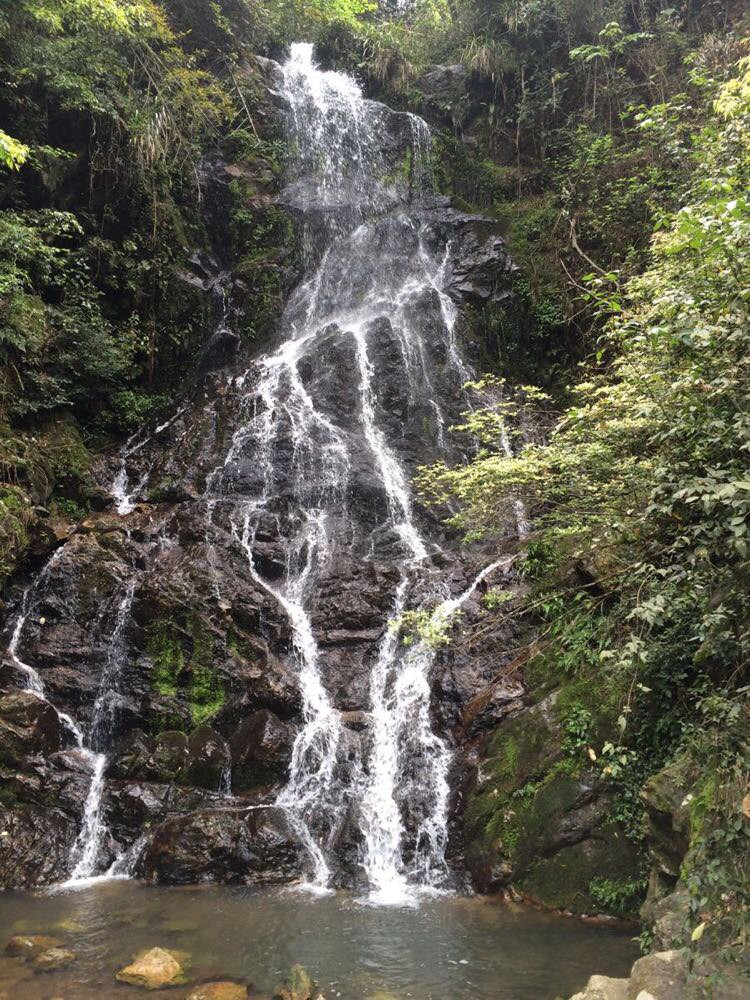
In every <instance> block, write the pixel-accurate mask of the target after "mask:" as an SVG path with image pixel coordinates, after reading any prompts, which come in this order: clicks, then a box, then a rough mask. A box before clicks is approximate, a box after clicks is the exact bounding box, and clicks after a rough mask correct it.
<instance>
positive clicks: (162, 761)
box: [148, 730, 190, 783]
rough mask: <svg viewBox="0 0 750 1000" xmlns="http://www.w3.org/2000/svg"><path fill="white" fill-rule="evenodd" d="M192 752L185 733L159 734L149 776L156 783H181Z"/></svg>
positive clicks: (170, 732) (168, 732) (150, 762)
mask: <svg viewBox="0 0 750 1000" xmlns="http://www.w3.org/2000/svg"><path fill="white" fill-rule="evenodd" d="M189 754H190V751H189V749H188V738H187V736H186V735H185V733H181V732H178V731H171V730H170V731H167V732H164V733H159V735H158V736H157V737H156V739H155V741H154V749H153V753H152V754H151V758H150V760H149V762H148V776H149V778H152V779H153V780H154V781H163V782H167V783H169V782H175V783H179V782H180V780H181V779H182V771H183V768H184V767H185V766H186V764H187V761H188V757H189Z"/></svg>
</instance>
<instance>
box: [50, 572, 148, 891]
mask: <svg viewBox="0 0 750 1000" xmlns="http://www.w3.org/2000/svg"><path fill="white" fill-rule="evenodd" d="M136 586H137V578H136V577H132V578H131V579H130V580H129V581H128V582H127V584H126V585H125V588H124V593H123V595H122V598H121V599H120V601H119V603H118V605H117V612H116V615H115V624H114V629H113V631H112V637H111V640H110V643H109V646H108V648H107V657H106V662H105V664H104V669H103V671H102V675H101V679H100V681H99V691H98V694H97V696H96V701H95V702H94V712H93V717H92V720H91V726H90V733H89V739H88V742H89V744H90V746H89V747H87V748H84V752H85V753H86V754H87V756H88V758H89V761H90V763H91V765H92V773H91V784H90V785H89V791H88V795H87V796H86V801H85V803H84V807H83V825H82V827H81V831H80V833H79V835H78V837H77V838H76V842H75V844H74V845H73V850H72V852H71V873H70V878H69V879H68V882H67V883H66V885H74V884H75V883H76V882H79V881H82V880H88V879H91V878H93V877H95V876H96V874H97V871H98V869H99V867H100V858H101V852H102V844H103V840H104V838H105V836H106V833H107V828H106V825H105V823H104V818H103V816H102V799H103V795H104V771H105V768H106V766H107V750H108V749H109V747H110V743H111V739H112V732H113V729H114V724H115V713H116V710H117V704H118V678H119V674H120V668H121V666H122V657H123V656H124V655H125V653H126V649H125V641H124V633H125V629H126V626H127V624H128V621H129V620H130V612H131V608H132V606H133V597H134V596H135V591H136ZM107 874H114V873H113V872H112V870H111V869H110V870H109V871H108V872H107Z"/></svg>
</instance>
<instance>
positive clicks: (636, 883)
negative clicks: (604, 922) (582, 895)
mask: <svg viewBox="0 0 750 1000" xmlns="http://www.w3.org/2000/svg"><path fill="white" fill-rule="evenodd" d="M645 891H646V881H645V879H633V878H623V879H610V878H593V879H592V880H591V882H590V883H589V893H590V895H591V898H592V899H593V900H594V902H595V903H596V905H597V906H598V907H599V908H600V910H601V911H602V912H603V913H608V914H611V915H612V916H616V917H618V916H619V917H627V916H630V915H631V914H632V913H634V912H635V911H637V909H638V904H639V903H640V902H641V901H642V899H643V896H644V893H645Z"/></svg>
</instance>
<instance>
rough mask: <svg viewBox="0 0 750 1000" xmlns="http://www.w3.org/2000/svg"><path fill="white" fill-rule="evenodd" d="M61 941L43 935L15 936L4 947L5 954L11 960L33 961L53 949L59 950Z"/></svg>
mask: <svg viewBox="0 0 750 1000" xmlns="http://www.w3.org/2000/svg"><path fill="white" fill-rule="evenodd" d="M61 947H62V941H61V940H60V939H59V938H56V937H47V935H45V934H16V935H14V936H13V937H12V938H11V939H10V940H9V941H8V943H7V945H6V946H5V954H6V955H11V956H12V957H13V958H24V959H35V958H38V957H39V956H40V955H42V954H43V953H44V952H47V951H49V950H50V949H53V948H61Z"/></svg>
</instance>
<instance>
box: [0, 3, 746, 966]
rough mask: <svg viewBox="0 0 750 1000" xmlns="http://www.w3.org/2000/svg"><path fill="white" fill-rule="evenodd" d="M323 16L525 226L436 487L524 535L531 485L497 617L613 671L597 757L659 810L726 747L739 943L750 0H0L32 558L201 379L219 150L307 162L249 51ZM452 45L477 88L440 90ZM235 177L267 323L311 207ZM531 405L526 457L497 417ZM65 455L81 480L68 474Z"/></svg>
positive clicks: (440, 164)
mask: <svg viewBox="0 0 750 1000" xmlns="http://www.w3.org/2000/svg"><path fill="white" fill-rule="evenodd" d="M299 38H306V39H309V40H312V41H314V42H315V43H316V45H317V50H318V53H319V57H320V58H321V60H323V61H324V62H325V63H326V64H329V65H332V66H336V67H340V68H343V69H346V70H348V71H350V72H352V73H354V74H356V75H357V76H358V77H359V78H360V79H361V80H362V81H363V82H364V83H365V85H366V87H367V89H368V91H369V93H371V94H372V95H373V96H375V97H377V98H379V99H381V100H384V101H386V102H388V103H391V104H392V105H394V106H396V107H399V108H404V109H409V110H413V111H416V112H419V113H422V114H424V115H425V117H427V118H428V120H429V121H430V122H431V124H432V127H433V135H434V147H433V169H434V174H435V180H436V184H437V185H438V187H439V189H440V190H442V191H444V192H445V193H447V194H450V195H451V196H452V197H453V199H454V202H455V203H456V204H457V205H459V206H461V207H464V208H471V209H474V210H478V211H479V212H481V213H484V214H487V215H490V216H492V217H493V218H495V219H497V220H498V221H499V223H500V224H501V226H502V227H503V231H504V233H505V236H506V239H507V242H508V244H509V247H510V249H511V251H512V253H513V255H514V257H515V259H516V261H517V263H518V265H519V268H520V271H519V274H518V277H517V279H516V289H515V292H516V306H515V309H514V314H513V316H512V317H511V318H509V317H508V315H507V314H505V313H501V312H500V311H497V310H495V311H493V310H492V309H491V308H487V309H483V310H477V311H476V313H475V314H473V315H471V316H470V317H469V319H470V325H471V328H472V331H473V334H474V335H475V336H476V337H478V338H479V339H480V340H481V341H482V343H483V345H484V349H485V355H486V370H487V376H488V378H487V379H486V380H484V382H483V383H482V385H483V387H484V388H487V387H490V388H492V389H493V398H496V399H500V400H501V401H500V402H498V403H496V404H493V405H492V406H490V407H488V408H486V409H482V410H475V411H474V412H472V413H470V414H468V415H467V417H466V422H465V424H464V425H463V426H462V427H460V428H457V429H456V430H455V433H457V434H467V433H468V434H472V435H474V436H475V437H476V438H477V439H478V441H479V442H480V445H481V446H480V447H479V449H478V452H477V454H476V457H475V459H474V460H473V461H471V462H470V463H468V464H466V465H463V466H460V467H450V466H446V465H437V466H433V467H430V468H425V469H423V470H422V471H421V473H420V476H419V479H418V486H419V489H420V491H421V495H422V497H423V499H424V502H425V503H435V504H445V503H451V504H453V505H454V509H455V510H457V511H458V513H456V514H455V516H454V517H453V519H452V524H453V527H454V528H457V529H458V530H460V531H462V532H464V533H466V535H467V537H469V538H477V537H482V538H492V537H494V536H496V535H498V534H499V533H500V531H501V529H502V525H503V511H504V510H506V509H507V505H508V504H509V503H513V502H516V501H518V500H521V501H522V502H523V503H524V505H525V507H526V510H527V514H528V517H529V519H530V521H531V524H532V533H531V535H530V538H529V539H528V540H527V544H526V546H525V550H524V563H523V566H524V569H523V572H524V574H525V578H526V580H527V582H528V584H529V586H528V596H527V597H526V598H524V600H514V601H510V602H509V601H508V600H507V595H503V594H501V593H495V594H493V593H492V592H491V593H490V594H489V595H488V598H487V600H486V604H487V616H488V618H489V619H493V620H500V619H502V618H503V617H504V616H511V615H512V616H514V617H515V618H516V619H518V620H522V621H524V622H525V623H526V624H527V626H528V633H529V637H530V638H529V645H528V647H527V648H526V649H525V650H520V651H519V655H522V656H525V657H526V660H527V663H528V669H529V670H530V671H532V672H533V673H534V674H535V675H536V676H538V677H541V678H543V679H545V680H550V679H558V680H559V679H560V678H563V679H584V680H585V681H586V682H587V683H588V684H589V688H590V690H592V691H594V692H598V693H599V694H598V696H600V701H601V702H602V704H601V705H600V706H598V707H595V706H594V705H592V704H591V703H590V702H587V703H585V704H584V703H582V704H581V705H580V706H579V709H580V710H579V712H578V715H577V716H576V719H575V720H574V723H575V725H574V726H573V732H572V739H573V744H572V745H573V751H572V754H573V757H574V758H575V757H576V755H577V758H576V759H578V761H579V762H580V760H584V759H585V760H587V761H596V762H597V766H601V771H602V775H603V776H605V777H606V778H607V779H608V780H611V781H612V782H614V783H616V785H617V787H618V789H619V790H620V793H621V798H620V802H621V812H622V816H623V817H624V819H625V821H626V822H627V823H628V824H630V827H631V829H632V832H633V836H634V838H635V839H636V840H637V839H638V838H639V836H640V833H639V830H640V827H639V824H640V821H641V817H640V809H641V806H640V800H639V790H640V788H641V787H642V786H643V783H644V781H646V779H647V778H648V777H649V776H650V775H651V774H653V773H654V772H656V771H658V769H659V768H660V767H662V766H663V765H664V764H665V763H667V762H669V761H670V760H674V759H675V758H677V757H679V756H681V755H683V756H684V755H686V756H687V757H689V758H691V759H692V760H694V761H696V762H698V764H699V769H700V777H699V779H698V780H697V784H696V788H697V792H696V794H695V797H694V800H693V805H692V806H691V813H690V851H689V854H688V859H687V861H686V862H685V868H684V879H685V882H686V884H687V886H688V888H689V890H690V893H691V904H690V905H691V913H690V929H691V930H692V932H693V936H694V944H697V942H698V940H699V939H700V937H701V935H702V933H703V928H705V927H709V928H710V931H711V933H718V932H719V931H721V935H720V936H721V937H722V940H724V941H727V942H728V943H729V945H730V948H731V949H735V950H736V951H739V950H741V948H742V946H743V945H744V944H745V943H746V940H747V907H748V884H749V881H750V880H749V877H748V876H749V873H748V868H747V866H748V851H747V846H748V819H750V799H748V796H747V786H748V774H749V772H750V760H749V759H748V732H749V721H748V702H747V695H748V691H749V690H750V689H749V687H748V683H749V682H748V676H747V663H748V653H749V651H750V597H749V596H748V595H749V594H750V565H749V563H748V558H749V554H750V553H749V545H750V361H749V360H748V359H749V358H750V198H749V196H748V192H749V191H750V41H749V39H750V15H749V14H748V11H747V7H746V4H744V3H743V2H741V0H737V2H732V0H705V2H703V0H592V2H590V0H445V2H442V0H415V2H413V3H408V2H397V0H393V2H382V3H380V4H376V3H374V2H370V0H262V2H260V3H256V2H255V0H217V2H210V3H209V2H203V0H132V2H126V0H3V2H0V63H1V64H2V68H3V81H4V82H3V84H2V87H0V124H1V125H2V131H0V208H1V209H2V212H1V213H0V300H1V301H2V317H1V318H0V469H2V476H3V485H2V486H1V487H0V507H1V509H2V510H4V512H5V515H6V516H5V519H4V524H3V527H2V528H0V573H1V574H2V575H6V574H8V573H9V572H11V571H12V570H14V569H16V568H17V567H18V566H19V565H21V563H22V561H23V559H24V558H25V557H27V556H28V554H29V552H33V551H34V546H35V544H36V542H35V536H34V531H36V530H37V528H36V527H35V524H36V522H35V520H34V518H35V516H36V515H34V513H33V511H32V510H31V508H32V507H33V506H36V507H39V506H44V505H45V504H46V505H47V506H51V507H52V508H54V509H56V510H57V512H58V513H59V514H62V515H65V516H68V517H71V518H73V519H74V520H75V519H76V518H79V517H82V516H84V515H85V513H86V511H87V510H88V509H89V507H90V505H91V504H95V503H96V502H98V501H97V499H96V496H95V491H92V490H91V489H90V488H89V487H88V486H87V485H86V483H87V478H86V476H87V472H86V469H87V463H88V461H89V454H88V453H89V450H90V449H95V448H100V447H102V446H105V445H107V444H111V443H112V442H116V441H117V440H119V439H121V438H122V437H123V436H124V435H126V434H127V433H129V432H131V431H132V430H134V429H135V428H136V427H138V426H139V425H140V424H142V423H143V422H144V421H145V420H148V419H149V418H150V417H151V416H152V415H153V414H155V413H158V412H159V411H160V410H161V409H162V408H164V407H165V406H166V405H167V404H168V403H169V401H170V400H171V399H173V398H174V397H175V396H176V395H177V394H178V393H179V392H180V391H181V390H182V389H183V388H184V385H185V379H186V373H187V377H189V378H192V377H193V375H194V372H195V370H196V364H197V362H198V359H199V357H200V352H201V347H202V344H203V341H204V337H205V328H206V314H205V310H204V311H203V312H201V310H200V309H198V310H196V308H195V307H194V302H193V300H191V299H190V298H189V297H188V296H187V293H186V292H184V290H182V285H180V282H179V280H178V278H177V275H178V272H179V271H180V269H181V268H183V267H184V266H185V261H186V259H187V257H188V256H189V254H190V253H191V248H193V247H195V246H196V245H201V244H202V243H206V241H207V234H206V231H205V223H204V221H203V219H202V217H201V213H200V211H199V208H198V206H199V203H200V193H201V179H200V170H199V163H200V160H201V157H202V156H204V155H205V154H207V153H211V152H215V151H217V150H219V149H222V150H224V151H225V152H226V151H228V150H229V151H231V155H232V156H234V157H235V158H236V159H240V160H243V159H244V161H245V162H251V163H255V164H257V163H259V162H262V163H263V164H264V165H266V166H267V168H268V171H269V172H270V174H272V175H278V174H279V173H280V172H281V170H282V168H283V149H282V148H281V144H280V143H279V140H278V137H276V136H274V135H273V133H272V132H270V131H266V132H264V131H263V130H262V129H257V130H256V124H257V123H256V122H255V121H254V120H253V109H254V90H253V88H254V87H255V86H256V85H257V84H255V83H254V82H253V78H252V76H251V75H248V74H247V73H245V72H244V71H243V70H244V66H245V63H246V61H247V58H248V56H249V54H251V53H257V54H261V55H265V56H269V57H275V56H278V55H279V54H280V53H281V52H282V51H283V50H284V48H285V47H286V46H287V45H288V44H289V43H290V42H291V41H293V40H295V39H299ZM436 66H441V67H446V66H448V67H452V68H453V69H455V70H456V76H457V77H459V78H460V81H461V87H460V88H456V89H451V88H450V87H447V88H446V89H445V90H444V91H443V92H442V93H440V94H439V95H438V96H437V97H436V96H435V94H434V92H433V93H431V94H430V93H426V90H427V89H428V88H427V87H426V85H425V77H426V74H429V73H430V72H431V71H432V70H433V69H434V67H436ZM227 155H230V154H227ZM235 195H236V200H235V202H234V203H233V205H232V208H231V211H232V233H231V239H232V244H233V245H232V253H233V255H234V261H235V263H238V262H244V267H245V271H246V273H247V274H251V275H252V276H253V277H252V279H249V280H250V292H249V302H250V306H249V307H248V309H247V311H246V313H247V322H246V324H245V328H244V329H243V331H242V335H243V338H244V339H245V341H250V340H251V339H252V338H253V337H260V336H262V335H263V334H264V333H265V332H266V331H267V329H268V328H269V326H270V324H271V323H272V320H273V317H274V316H275V315H276V311H277V307H278V303H279V298H280V294H281V293H280V289H279V286H278V282H277V279H276V277H275V275H276V274H277V272H278V261H277V257H276V256H275V255H276V249H275V248H277V247H278V243H279V238H280V237H279V233H280V231H284V226H285V223H284V221H283V220H279V219H278V218H277V217H276V216H274V215H273V210H272V209H270V210H265V209H264V211H263V213H261V214H260V215H259V214H258V213H257V212H256V213H255V214H252V213H248V210H247V208H246V205H245V204H244V202H243V200H242V197H243V195H242V191H241V190H240V189H239V188H237V189H236V190H235ZM253 282H255V283H253ZM55 422H57V424H55ZM532 424H533V426H534V428H535V431H534V433H529V426H530V425H532ZM60 426H62V427H64V428H65V433H64V436H63V438H64V439H61V436H60V432H59V427H60ZM55 427H57V428H58V429H57V430H55V429H54V428H55ZM505 429H509V430H510V432H511V436H512V438H513V442H514V455H513V456H508V454H507V453H506V452H505V450H503V448H501V447H500V446H499V444H498V442H499V441H500V439H501V437H502V433H503V431H504V430H505ZM40 470H41V471H40ZM40 477H41V478H44V477H46V479H47V480H48V481H49V482H50V483H51V484H52V485H51V486H50V488H49V490H48V492H47V494H46V495H44V496H43V497H42V498H41V499H40V496H39V495H38V494H39V489H38V483H39V480H40ZM29 495H32V496H34V497H35V499H34V501H33V503H31V502H30V501H29V499H28V497H29ZM55 505H56V507H55ZM599 709H601V711H600V710H599ZM643 889H644V886H643V884H642V883H640V884H637V885H634V886H630V887H629V891H631V892H632V893H634V894H635V895H638V894H639V893H642V892H643ZM727 928H729V930H727Z"/></svg>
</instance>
